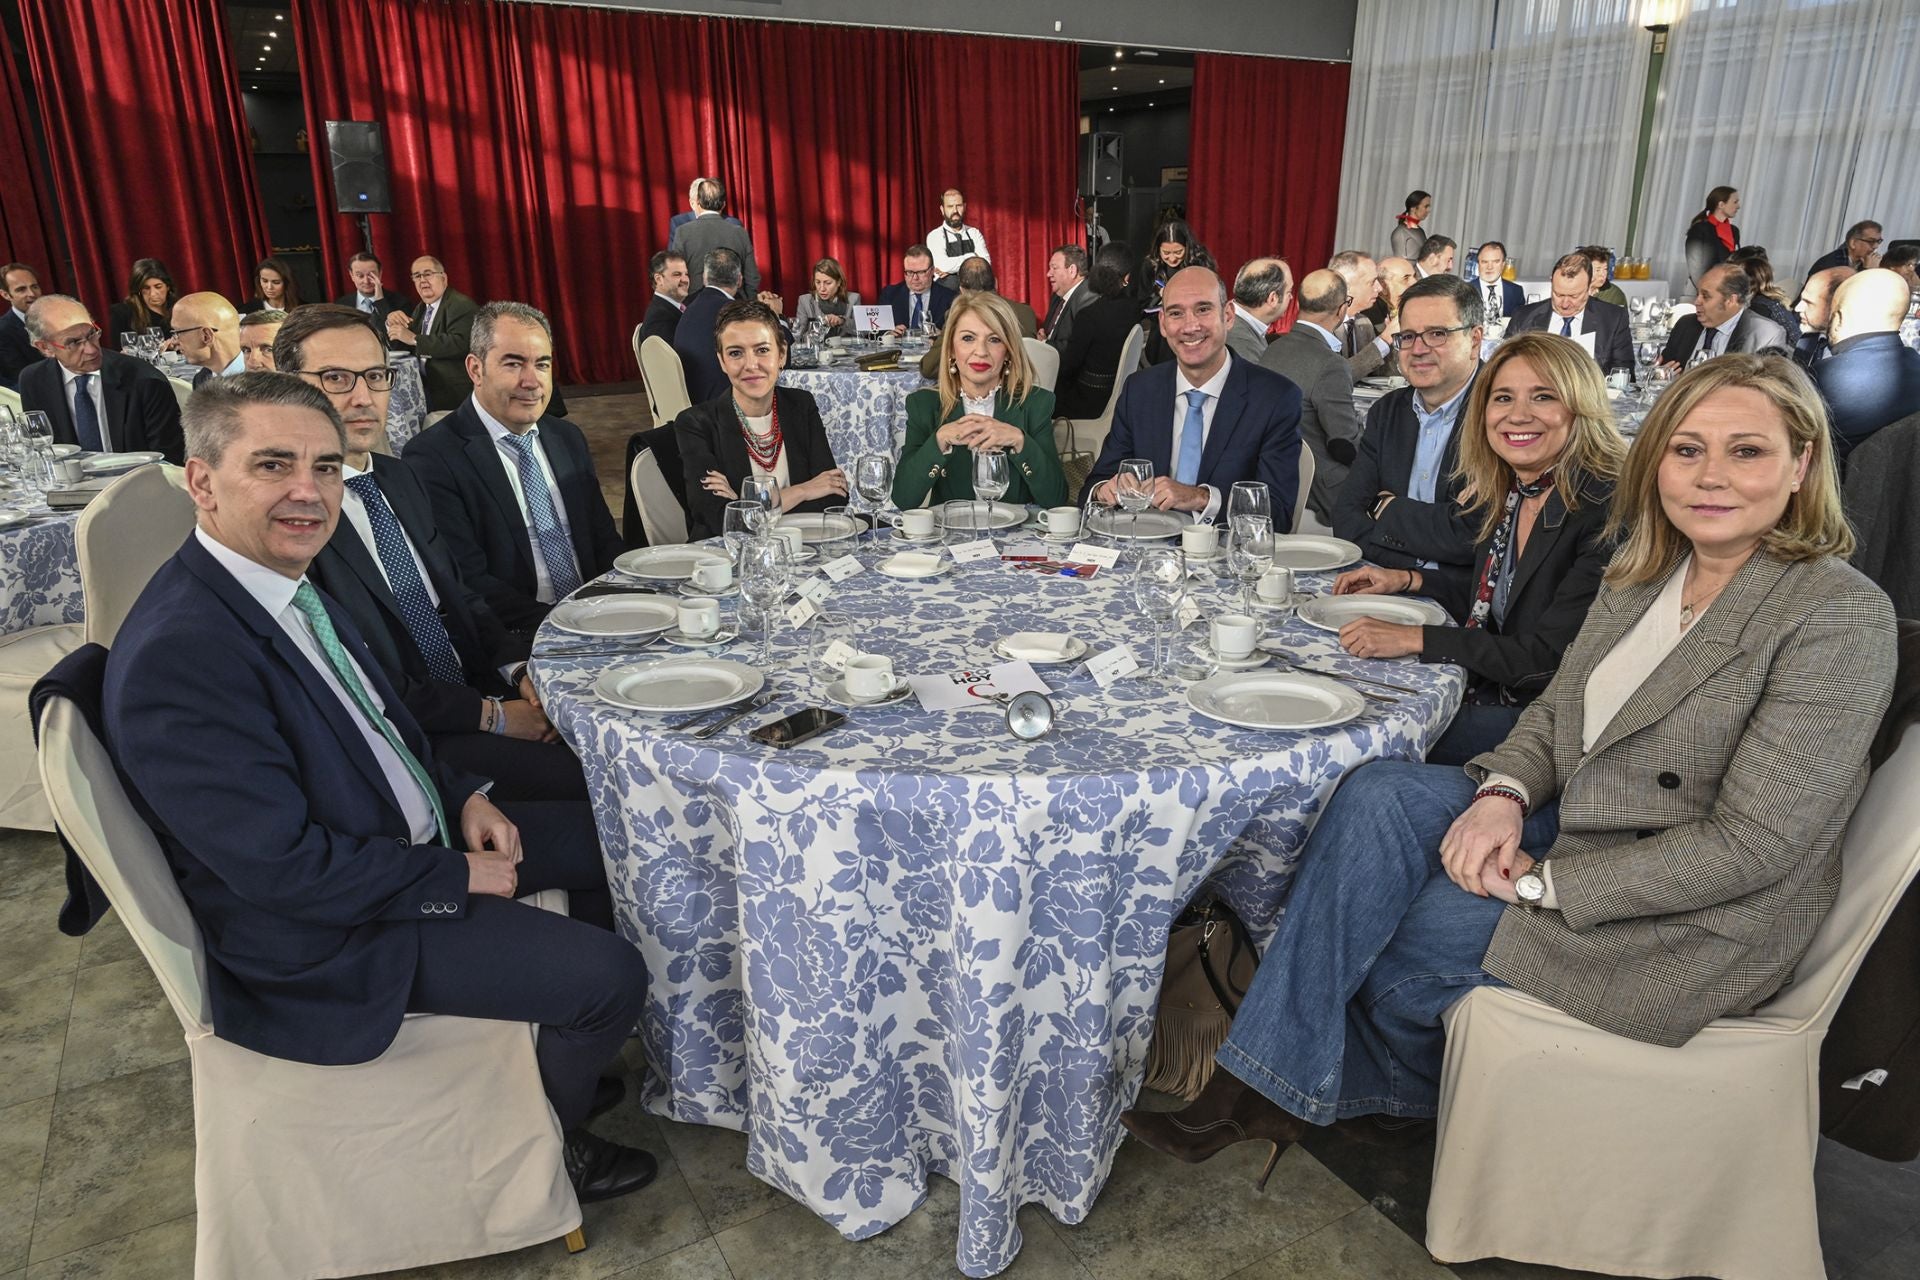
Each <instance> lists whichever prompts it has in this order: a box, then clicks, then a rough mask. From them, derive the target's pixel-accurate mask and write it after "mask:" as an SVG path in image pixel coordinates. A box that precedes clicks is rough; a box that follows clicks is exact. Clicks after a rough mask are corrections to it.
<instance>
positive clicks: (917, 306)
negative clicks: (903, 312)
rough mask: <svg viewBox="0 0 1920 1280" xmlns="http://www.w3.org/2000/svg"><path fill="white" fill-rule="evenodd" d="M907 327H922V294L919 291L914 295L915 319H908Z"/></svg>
mask: <svg viewBox="0 0 1920 1280" xmlns="http://www.w3.org/2000/svg"><path fill="white" fill-rule="evenodd" d="M907 327H908V328H910V329H918V328H919V327H920V295H919V294H917V293H916V294H914V295H913V319H911V320H909V321H907Z"/></svg>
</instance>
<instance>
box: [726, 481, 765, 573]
mask: <svg viewBox="0 0 1920 1280" xmlns="http://www.w3.org/2000/svg"><path fill="white" fill-rule="evenodd" d="M765 517H766V508H764V507H762V506H761V505H760V504H759V503H757V502H753V501H749V500H748V499H745V498H736V499H735V500H734V501H732V502H729V503H728V504H727V509H726V512H725V514H723V515H722V516H721V523H720V537H721V538H722V539H723V540H724V541H725V542H726V544H727V554H728V555H730V556H732V557H733V575H734V577H736V578H737V577H739V576H740V549H741V548H742V547H744V546H746V545H747V544H748V543H749V542H752V541H753V540H754V538H755V537H757V536H758V530H759V526H760V524H761V522H762V521H763V520H764V519H765Z"/></svg>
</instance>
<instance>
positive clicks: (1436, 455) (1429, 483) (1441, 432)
mask: <svg viewBox="0 0 1920 1280" xmlns="http://www.w3.org/2000/svg"><path fill="white" fill-rule="evenodd" d="M1472 385H1473V383H1472V382H1471V381H1469V382H1468V383H1467V386H1465V387H1462V388H1460V390H1459V391H1457V392H1455V393H1454V397H1453V399H1451V400H1449V401H1447V402H1446V403H1445V404H1443V405H1441V406H1440V407H1439V408H1438V409H1429V408H1427V407H1426V404H1425V402H1424V401H1422V400H1421V399H1420V393H1419V392H1418V391H1416V392H1414V393H1413V416H1414V417H1415V418H1416V419H1417V420H1418V421H1419V423H1420V440H1419V443H1418V444H1416V445H1415V446H1414V449H1413V474H1412V475H1411V476H1409V477H1408V478H1407V496H1408V497H1409V498H1414V499H1417V500H1419V501H1421V502H1432V501H1434V495H1435V494H1436V493H1437V492H1438V491H1439V487H1440V467H1441V465H1442V464H1443V463H1444V462H1445V461H1446V457H1447V441H1448V440H1451V439H1452V438H1453V424H1454V420H1455V419H1456V418H1458V417H1459V416H1460V406H1461V403H1462V402H1463V401H1465V400H1466V398H1467V389H1468V387H1471V386H1472Z"/></svg>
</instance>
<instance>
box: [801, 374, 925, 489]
mask: <svg viewBox="0 0 1920 1280" xmlns="http://www.w3.org/2000/svg"><path fill="white" fill-rule="evenodd" d="M919 359H920V357H919V356H917V355H916V356H913V357H912V358H911V361H909V360H908V359H907V358H906V357H902V367H901V368H899V369H895V370H890V371H887V372H885V373H863V372H861V371H860V370H859V369H856V368H853V367H851V366H842V367H840V368H835V369H784V370H782V371H781V373H780V385H781V386H783V387H798V388H799V389H800V390H802V391H807V392H811V393H812V395H813V398H814V401H815V403H817V404H818V405H819V406H820V418H821V421H822V422H824V423H825V424H826V428H827V443H828V444H829V445H831V446H832V447H833V460H834V461H835V462H837V463H839V464H840V465H841V466H842V467H851V466H852V465H853V460H854V459H855V458H856V457H858V456H859V455H861V454H863V453H889V454H894V455H896V456H897V455H898V454H899V452H900V445H901V443H902V442H903V441H905V440H906V438H907V407H906V399H907V396H909V395H910V394H912V393H913V392H915V391H918V390H919V389H920V388H921V387H925V386H930V385H932V384H930V383H929V382H928V381H927V380H926V379H925V378H922V377H921V376H920V369H919V364H918V361H919Z"/></svg>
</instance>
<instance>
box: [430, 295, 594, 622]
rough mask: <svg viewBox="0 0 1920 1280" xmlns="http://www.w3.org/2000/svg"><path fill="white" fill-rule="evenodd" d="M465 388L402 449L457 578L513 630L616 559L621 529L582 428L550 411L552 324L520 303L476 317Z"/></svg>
mask: <svg viewBox="0 0 1920 1280" xmlns="http://www.w3.org/2000/svg"><path fill="white" fill-rule="evenodd" d="M467 376H468V377H469V378H470V379H471V380H472V382H473V394H472V395H470V396H468V397H467V399H466V400H465V401H464V402H462V403H461V405H460V407H459V408H458V409H456V410H454V411H453V412H452V413H451V414H449V415H448V416H447V417H445V418H442V419H441V420H440V421H438V422H436V423H434V424H433V425H432V426H430V427H428V428H427V429H426V430H425V431H422V432H421V433H420V434H419V435H417V436H415V437H414V438H413V439H412V440H409V441H408V442H407V447H406V450H405V452H404V454H403V455H402V456H403V457H404V458H405V460H406V462H407V465H408V466H410V467H412V468H413V474H414V476H415V477H416V478H417V479H418V480H419V481H420V483H421V484H422V486H424V487H425V489H426V491H427V495H428V496H429V497H430V498H431V499H432V500H433V519H434V524H435V525H436V526H438V528H439V531H440V536H441V537H442V538H444V539H445V540H446V543H447V548H448V550H449V551H451V552H452V553H453V562H454V564H455V565H456V566H458V568H459V570H460V577H461V579H462V580H463V581H465V582H466V583H467V584H468V585H470V586H471V587H473V589H474V590H476V591H478V592H479V593H480V595H481V598H483V599H484V600H485V601H486V602H487V604H488V606H489V607H490V608H491V609H492V610H493V612H494V614H495V615H496V616H497V617H498V618H499V619H500V621H502V622H504V623H506V625H507V628H508V629H509V630H511V631H521V632H531V631H532V630H533V629H534V628H535V627H537V626H539V625H540V623H541V621H542V620H543V619H544V618H545V617H546V616H547V611H548V610H549V609H551V608H553V606H554V605H555V604H556V603H557V602H558V601H560V600H562V599H565V598H566V597H567V596H568V595H571V594H572V593H573V592H574V590H575V589H577V588H578V587H579V586H580V585H581V584H582V583H584V582H586V581H587V580H588V579H590V578H595V577H598V576H599V575H600V574H603V573H605V572H606V571H607V570H609V569H611V568H612V567H613V558H614V557H615V556H617V555H619V554H620V549H621V548H620V533H619V531H618V530H617V529H615V528H614V527H613V516H612V515H611V514H610V513H609V512H608V511H607V500H606V498H605V497H604V496H603V495H602V494H601V492H600V480H599V478H598V477H597V476H596V475H595V474H594V471H593V457H592V455H590V454H589V453H588V452H587V440H586V437H585V436H583V435H581V434H580V428H578V427H576V426H574V425H573V424H572V423H570V422H567V421H565V420H564V419H561V418H552V417H548V416H546V410H547V401H548V399H549V397H551V396H552V394H553V327H552V325H550V324H549V323H548V321H547V318H546V316H544V315H542V314H541V313H540V312H539V311H536V310H535V309H534V308H532V307H530V306H528V305H527V304H526V303H524V302H489V303H488V304H487V305H486V306H484V307H482V308H480V310H479V312H478V314H476V315H475V316H474V320H473V338H472V345H471V354H469V355H468V356H467Z"/></svg>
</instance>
